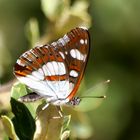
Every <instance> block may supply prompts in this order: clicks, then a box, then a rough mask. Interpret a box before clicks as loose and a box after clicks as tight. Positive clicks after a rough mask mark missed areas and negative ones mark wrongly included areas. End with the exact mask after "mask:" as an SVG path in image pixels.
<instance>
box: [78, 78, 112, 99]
mask: <svg viewBox="0 0 140 140" xmlns="http://www.w3.org/2000/svg"><path fill="white" fill-rule="evenodd" d="M108 83H110V80H109V79H108V80H106V81H104V82H103V84H108ZM82 98H103V99H104V98H106V96H105V95H101V96H81V97H80V99H82Z"/></svg>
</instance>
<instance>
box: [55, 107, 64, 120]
mask: <svg viewBox="0 0 140 140" xmlns="http://www.w3.org/2000/svg"><path fill="white" fill-rule="evenodd" d="M56 109H57V110H58V113H59V115H60V117H61V118H62V117H63V116H64V114H63V111H62V108H61V107H60V106H56Z"/></svg>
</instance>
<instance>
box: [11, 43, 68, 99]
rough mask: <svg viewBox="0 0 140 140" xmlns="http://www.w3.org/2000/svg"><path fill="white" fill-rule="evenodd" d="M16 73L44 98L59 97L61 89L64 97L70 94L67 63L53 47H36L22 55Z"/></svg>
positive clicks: (17, 63)
mask: <svg viewBox="0 0 140 140" xmlns="http://www.w3.org/2000/svg"><path fill="white" fill-rule="evenodd" d="M14 73H15V75H16V77H17V78H18V79H19V80H20V81H21V82H23V83H24V84H26V85H27V86H28V87H29V88H31V89H33V90H34V91H35V92H37V93H38V94H41V95H42V96H49V97H51V96H52V97H54V96H57V93H58V92H60V89H63V90H62V95H63V96H64V94H63V92H64V93H68V80H67V81H66V79H68V77H67V75H68V74H67V73H68V70H67V67H66V64H65V61H64V59H63V58H62V56H61V55H60V54H59V53H57V51H55V48H54V47H53V46H51V45H44V46H39V47H35V48H33V49H31V50H29V51H27V52H25V53H24V54H23V55H21V56H20V58H19V59H18V60H17V62H16V64H15V67H14ZM63 96H62V97H63ZM65 96H67V95H65ZM60 97H61V95H60Z"/></svg>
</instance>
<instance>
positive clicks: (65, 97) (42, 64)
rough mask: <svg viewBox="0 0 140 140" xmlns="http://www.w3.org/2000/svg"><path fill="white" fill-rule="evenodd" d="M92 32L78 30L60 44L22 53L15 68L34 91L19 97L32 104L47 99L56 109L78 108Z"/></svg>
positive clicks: (73, 30)
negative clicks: (74, 106) (58, 107)
mask: <svg viewBox="0 0 140 140" xmlns="http://www.w3.org/2000/svg"><path fill="white" fill-rule="evenodd" d="M89 47H90V45H89V32H88V30H87V29H86V28H85V27H77V28H74V29H72V30H71V31H70V32H68V33H67V34H65V35H64V36H63V37H62V38H60V39H58V40H57V41H55V42H53V43H51V44H46V45H40V46H36V47H34V48H33V49H31V50H29V51H26V52H25V53H23V54H22V55H21V56H20V57H19V59H18V60H17V62H16V64H15V66H14V74H15V76H16V77H17V79H18V80H19V81H20V82H22V83H24V84H25V85H27V87H29V88H30V89H32V91H33V92H32V93H30V94H27V95H25V96H23V97H21V98H20V101H23V102H30V101H35V100H38V99H40V98H45V99H46V101H47V103H49V104H53V105H56V106H60V105H64V104H67V103H68V104H72V105H75V104H77V103H78V102H79V98H76V97H75V94H76V92H77V90H78V88H79V85H80V83H81V80H82V78H83V75H84V71H85V68H86V65H87V60H88V56H89Z"/></svg>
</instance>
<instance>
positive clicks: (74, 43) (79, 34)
mask: <svg viewBox="0 0 140 140" xmlns="http://www.w3.org/2000/svg"><path fill="white" fill-rule="evenodd" d="M52 45H53V46H54V47H55V48H56V50H57V52H59V54H60V55H61V56H62V58H63V59H64V60H65V63H66V65H67V67H68V76H69V95H68V97H67V98H69V100H70V99H71V98H73V96H74V95H75V93H76V91H77V89H78V87H79V85H80V82H81V80H82V77H83V74H84V71H85V67H86V64H87V59H88V56H89V33H88V30H87V29H85V28H82V27H81V28H80V27H79V28H75V29H73V30H71V31H70V32H69V33H67V34H66V35H65V36H64V37H63V38H60V39H59V40H58V41H56V42H53V43H52Z"/></svg>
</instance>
